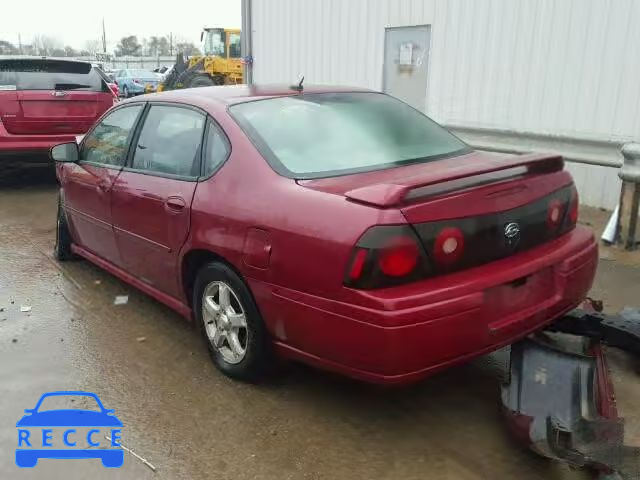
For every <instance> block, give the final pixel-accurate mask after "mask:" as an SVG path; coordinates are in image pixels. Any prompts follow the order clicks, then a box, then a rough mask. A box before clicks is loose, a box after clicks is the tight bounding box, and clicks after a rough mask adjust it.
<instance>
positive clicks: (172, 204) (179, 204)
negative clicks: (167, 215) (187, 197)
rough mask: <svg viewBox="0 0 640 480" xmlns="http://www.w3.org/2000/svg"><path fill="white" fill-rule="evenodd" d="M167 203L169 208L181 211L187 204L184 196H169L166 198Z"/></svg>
mask: <svg viewBox="0 0 640 480" xmlns="http://www.w3.org/2000/svg"><path fill="white" fill-rule="evenodd" d="M164 203H165V205H166V206H167V208H168V209H169V210H175V211H178V212H179V211H181V210H182V209H184V207H186V206H187V204H186V202H185V201H184V199H183V198H182V197H169V198H167V199H166V200H165V202H164Z"/></svg>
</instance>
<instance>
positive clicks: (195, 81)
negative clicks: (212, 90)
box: [188, 74, 216, 88]
mask: <svg viewBox="0 0 640 480" xmlns="http://www.w3.org/2000/svg"><path fill="white" fill-rule="evenodd" d="M214 85H216V83H215V82H214V80H213V79H212V78H211V77H210V76H208V75H205V74H199V75H196V76H194V77H193V78H192V79H191V80H189V87H188V88H199V87H213V86H214Z"/></svg>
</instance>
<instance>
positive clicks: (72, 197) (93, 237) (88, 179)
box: [59, 103, 144, 265]
mask: <svg viewBox="0 0 640 480" xmlns="http://www.w3.org/2000/svg"><path fill="white" fill-rule="evenodd" d="M143 108H144V104H142V103H140V104H133V105H126V106H123V107H120V108H117V109H115V110H113V111H112V112H110V113H108V114H107V115H106V116H105V117H104V118H103V119H102V120H101V122H100V123H99V124H98V125H96V127H95V128H94V129H93V130H92V131H91V132H90V133H89V134H88V135H87V136H86V137H85V139H84V141H83V143H82V148H81V150H80V160H79V161H78V163H66V164H62V168H63V171H62V173H61V174H59V178H60V183H61V187H62V192H63V198H64V205H65V211H66V213H67V218H68V219H69V224H70V226H71V230H72V233H73V239H74V241H75V243H77V244H78V245H80V246H81V247H83V248H85V249H87V250H89V251H90V252H92V253H94V254H95V255H98V256H99V257H101V258H103V259H104V260H107V261H109V262H111V263H113V264H116V265H121V264H122V263H121V261H120V258H119V255H118V249H117V247H116V241H115V236H114V233H113V226H112V215H111V190H112V187H113V184H114V182H115V180H116V178H117V177H118V175H119V174H120V172H121V170H122V168H123V166H124V164H125V161H126V157H127V152H128V149H129V144H130V139H131V137H132V136H133V129H134V128H135V125H136V122H137V120H138V118H139V116H140V114H141V113H142V110H143Z"/></svg>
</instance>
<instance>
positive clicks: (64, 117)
mask: <svg viewBox="0 0 640 480" xmlns="http://www.w3.org/2000/svg"><path fill="white" fill-rule="evenodd" d="M112 105H113V94H112V93H111V91H110V90H109V87H108V86H107V85H106V83H105V82H104V80H103V79H102V77H101V76H100V75H99V74H98V73H97V72H96V71H95V70H94V69H93V67H92V66H91V65H90V64H87V63H83V62H71V61H59V60H48V59H17V60H16V59H11V60H2V61H0V120H1V121H2V123H3V125H4V127H5V128H6V130H7V132H9V133H11V134H16V135H34V134H35V135H37V134H45V135H55V134H75V133H83V132H86V131H87V130H88V129H89V128H90V127H91V125H92V124H93V123H94V122H95V120H96V119H97V118H98V117H99V116H100V115H101V114H102V113H103V112H104V111H106V110H107V109H108V108H109V107H111V106H112Z"/></svg>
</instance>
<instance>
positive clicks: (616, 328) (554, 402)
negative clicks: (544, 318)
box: [502, 309, 640, 478]
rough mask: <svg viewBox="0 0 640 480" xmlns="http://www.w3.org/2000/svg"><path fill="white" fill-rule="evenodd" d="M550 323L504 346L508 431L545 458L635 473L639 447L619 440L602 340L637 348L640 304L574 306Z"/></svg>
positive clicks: (639, 466)
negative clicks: (597, 309) (607, 308)
mask: <svg viewBox="0 0 640 480" xmlns="http://www.w3.org/2000/svg"><path fill="white" fill-rule="evenodd" d="M549 330H550V331H552V332H554V333H552V334H547V335H544V336H543V335H540V336H538V337H537V338H535V339H533V338H532V339H526V340H524V341H522V342H520V343H518V344H516V345H514V346H513V347H512V349H511V368H510V378H509V381H508V382H507V383H505V384H504V385H503V386H502V405H503V410H504V412H505V415H506V418H507V425H508V426H509V428H510V430H511V432H512V433H513V435H514V437H515V438H516V439H518V440H519V441H520V442H521V443H523V444H524V445H526V446H528V447H529V448H531V449H532V450H533V451H535V452H536V453H538V454H540V455H542V456H544V457H547V458H551V459H554V460H562V461H566V462H568V463H570V464H571V465H574V466H578V467H589V468H592V469H596V470H598V471H600V472H601V473H603V474H605V475H608V474H611V473H612V472H615V473H617V474H619V476H615V477H614V476H611V477H609V476H607V478H638V475H640V449H639V448H636V447H629V446H626V445H624V422H623V420H622V419H621V418H619V417H618V412H617V408H616V401H615V396H614V393H613V386H612V384H611V381H610V380H609V371H608V368H607V363H606V360H605V357H604V351H603V348H602V345H601V341H602V342H605V343H608V344H610V345H616V346H618V347H621V348H624V349H625V350H628V351H630V352H632V353H635V354H640V311H638V310H631V309H629V310H628V311H623V312H622V313H621V314H620V315H617V316H603V315H596V314H590V313H586V312H583V311H579V310H576V311H574V312H572V313H571V314H570V315H567V316H565V317H562V318H561V319H560V320H559V321H558V322H556V323H554V324H553V325H552V326H551V327H550V329H549ZM555 332H564V333H555ZM567 333H570V335H567Z"/></svg>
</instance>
